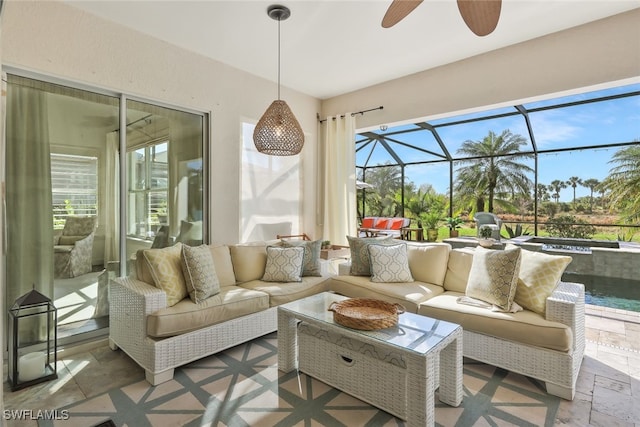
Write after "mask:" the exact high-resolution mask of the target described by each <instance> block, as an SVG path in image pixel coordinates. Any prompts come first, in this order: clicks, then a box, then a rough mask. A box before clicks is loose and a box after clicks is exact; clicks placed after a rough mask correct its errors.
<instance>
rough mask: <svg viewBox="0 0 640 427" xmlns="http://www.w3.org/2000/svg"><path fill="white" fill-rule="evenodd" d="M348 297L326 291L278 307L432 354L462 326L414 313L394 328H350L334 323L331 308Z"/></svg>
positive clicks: (399, 345)
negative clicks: (369, 329)
mask: <svg viewBox="0 0 640 427" xmlns="http://www.w3.org/2000/svg"><path fill="white" fill-rule="evenodd" d="M346 299H348V298H347V297H344V296H342V295H338V294H332V293H329V292H323V293H320V294H316V295H312V296H310V297H307V298H302V299H299V300H296V301H293V302H290V303H287V304H283V305H280V306H278V310H282V311H283V312H286V313H289V314H292V315H293V316H295V317H296V318H298V319H301V320H308V321H312V322H313V323H315V324H318V323H320V324H322V323H328V324H331V325H335V326H336V327H337V328H342V329H344V330H346V331H349V332H350V333H353V334H358V335H363V336H366V337H369V338H373V339H375V340H378V341H381V342H384V343H387V344H391V345H393V346H395V347H398V348H401V349H404V350H409V351H412V352H415V353H419V354H424V353H428V352H429V351H430V350H431V349H432V348H433V347H434V346H436V345H438V344H439V343H440V342H441V341H442V340H443V339H445V338H447V337H448V336H449V335H451V334H452V333H453V332H455V331H456V330H457V329H458V328H460V325H457V324H455V323H451V322H446V321H444V320H438V319H433V318H430V317H426V316H422V315H419V314H414V313H403V314H400V315H399V316H398V324H397V325H396V326H394V327H391V328H386V329H378V330H374V331H362V330H359V329H352V328H347V327H345V326H342V325H340V324H339V323H336V322H334V320H333V312H332V311H329V310H328V308H329V306H330V305H331V303H333V302H336V301H343V300H346Z"/></svg>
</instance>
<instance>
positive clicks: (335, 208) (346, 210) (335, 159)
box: [319, 113, 357, 245]
mask: <svg viewBox="0 0 640 427" xmlns="http://www.w3.org/2000/svg"><path fill="white" fill-rule="evenodd" d="M355 165H356V151H355V118H354V117H353V116H352V115H351V114H350V113H347V114H344V115H342V116H336V117H328V118H327V120H326V121H325V122H324V135H323V138H322V153H321V166H320V167H321V171H322V173H321V177H320V180H319V186H320V189H321V190H320V193H321V194H323V198H322V201H321V205H322V213H323V214H322V235H323V239H324V240H330V241H331V243H333V244H337V245H347V244H348V242H347V237H346V236H347V235H350V236H356V235H357V234H356V233H357V211H356V166H355Z"/></svg>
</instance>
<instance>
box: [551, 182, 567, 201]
mask: <svg viewBox="0 0 640 427" xmlns="http://www.w3.org/2000/svg"><path fill="white" fill-rule="evenodd" d="M563 188H567V184H566V183H565V182H564V181H560V180H559V179H554V180H553V181H551V184H549V189H550V190H551V191H552V194H551V197H553V198H554V199H555V200H556V203H558V202H559V201H560V191H562V189H563Z"/></svg>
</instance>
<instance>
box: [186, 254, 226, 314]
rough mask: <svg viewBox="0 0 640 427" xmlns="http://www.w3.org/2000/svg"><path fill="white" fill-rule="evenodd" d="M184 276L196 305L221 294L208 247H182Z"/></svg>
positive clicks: (188, 290)
mask: <svg viewBox="0 0 640 427" xmlns="http://www.w3.org/2000/svg"><path fill="white" fill-rule="evenodd" d="M182 274H183V275H184V281H185V284H186V285H187V292H188V293H189V298H191V301H193V302H195V303H196V304H199V303H201V302H202V301H204V300H206V299H207V298H209V297H211V296H213V295H215V294H217V293H219V292H220V281H219V280H218V275H217V274H216V267H215V265H214V263H213V256H212V255H211V250H210V249H209V247H208V246H207V245H200V246H195V247H192V246H187V245H182Z"/></svg>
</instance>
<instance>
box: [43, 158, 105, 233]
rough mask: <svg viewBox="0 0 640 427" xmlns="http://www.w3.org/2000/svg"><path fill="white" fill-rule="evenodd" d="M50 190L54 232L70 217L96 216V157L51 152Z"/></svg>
mask: <svg viewBox="0 0 640 427" xmlns="http://www.w3.org/2000/svg"><path fill="white" fill-rule="evenodd" d="M51 189H52V199H53V228H54V229H62V228H63V227H64V223H65V221H66V219H67V217H68V216H70V215H83V216H87V215H90V216H94V215H97V214H98V158H97V157H93V156H76V155H69V154H59V153H52V154H51Z"/></svg>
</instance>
